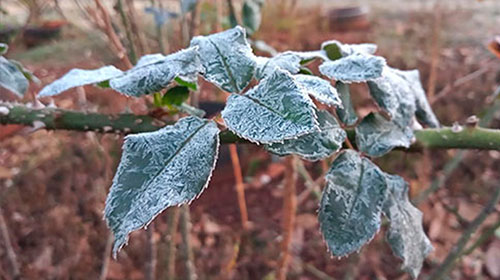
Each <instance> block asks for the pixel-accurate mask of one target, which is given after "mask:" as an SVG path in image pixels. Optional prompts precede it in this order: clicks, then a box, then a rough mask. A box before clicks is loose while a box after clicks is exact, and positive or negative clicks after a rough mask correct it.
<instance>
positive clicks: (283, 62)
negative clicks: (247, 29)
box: [255, 51, 325, 80]
mask: <svg viewBox="0 0 500 280" xmlns="http://www.w3.org/2000/svg"><path fill="white" fill-rule="evenodd" d="M316 58H321V59H325V57H324V56H323V55H322V53H321V52H319V51H311V52H294V51H287V52H283V53H279V54H277V55H276V56H273V57H262V56H259V57H257V71H256V73H255V77H256V78H257V79H258V80H261V79H263V78H265V77H266V76H268V75H270V74H272V73H273V72H274V71H276V69H278V68H280V69H283V70H286V71H288V72H290V73H292V74H297V73H298V72H299V71H300V67H301V65H303V64H305V63H307V62H309V61H311V60H314V59H316Z"/></svg>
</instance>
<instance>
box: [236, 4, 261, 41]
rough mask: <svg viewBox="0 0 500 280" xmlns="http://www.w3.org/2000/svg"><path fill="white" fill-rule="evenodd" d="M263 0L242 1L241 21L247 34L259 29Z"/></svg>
mask: <svg viewBox="0 0 500 280" xmlns="http://www.w3.org/2000/svg"><path fill="white" fill-rule="evenodd" d="M264 2H265V1H264V0H245V2H243V7H242V8H241V15H242V21H243V26H244V27H245V28H246V30H247V33H248V34H249V35H252V34H253V33H255V31H257V30H258V29H259V26H260V22H261V20H262V14H261V9H262V5H264Z"/></svg>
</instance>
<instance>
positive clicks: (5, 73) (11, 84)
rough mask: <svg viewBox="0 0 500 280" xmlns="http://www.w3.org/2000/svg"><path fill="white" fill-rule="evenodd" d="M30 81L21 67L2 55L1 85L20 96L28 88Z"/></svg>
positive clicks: (0, 58) (0, 61)
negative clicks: (20, 69)
mask: <svg viewBox="0 0 500 280" xmlns="http://www.w3.org/2000/svg"><path fill="white" fill-rule="evenodd" d="M28 86H29V81H28V79H26V77H25V76H24V74H23V73H22V72H21V71H19V68H18V67H17V66H16V65H15V64H14V63H12V61H9V60H8V59H6V58H5V57H3V56H0V87H4V88H6V89H8V90H10V91H11V92H13V93H15V94H16V95H17V96H19V97H23V96H24V93H25V92H26V91H27V90H28Z"/></svg>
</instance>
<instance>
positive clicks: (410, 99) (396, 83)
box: [368, 67, 416, 127]
mask: <svg viewBox="0 0 500 280" xmlns="http://www.w3.org/2000/svg"><path fill="white" fill-rule="evenodd" d="M368 88H369V89H370V94H371V96H372V97H373V99H375V101H376V102H377V104H378V105H379V106H380V107H381V108H382V109H384V110H385V111H386V112H387V113H389V116H390V117H391V119H392V120H393V121H394V123H396V124H398V125H399V126H400V127H407V126H411V124H412V123H413V117H414V116H415V110H416V108H415V95H414V93H413V90H412V88H411V87H410V85H409V84H408V82H407V81H406V80H405V79H404V78H403V77H402V76H401V75H400V74H398V73H397V72H396V70H395V69H393V68H390V67H385V69H384V72H383V75H382V77H380V78H377V79H375V80H373V81H368Z"/></svg>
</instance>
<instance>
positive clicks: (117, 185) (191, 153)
mask: <svg viewBox="0 0 500 280" xmlns="http://www.w3.org/2000/svg"><path fill="white" fill-rule="evenodd" d="M218 135H219V129H218V128H217V125H216V124H215V122H213V121H208V120H203V119H200V118H197V117H186V118H183V119H180V120H179V121H178V122H177V123H176V124H175V125H170V126H166V127H164V128H162V129H160V130H158V131H155V132H149V133H141V134H132V135H129V136H127V137H126V138H125V143H124V145H123V155H122V159H121V161H120V165H119V166H118V170H117V172H116V174H115V177H114V179H113V185H112V186H111V190H110V192H109V195H108V197H107V199H106V208H105V211H104V213H105V217H106V221H107V223H108V226H109V227H110V228H111V230H112V231H113V233H114V235H115V243H114V245H113V251H114V254H115V255H116V253H117V252H118V250H119V249H120V248H121V247H122V246H123V245H124V244H125V243H126V242H127V240H128V235H129V233H130V232H132V231H134V230H137V229H140V228H142V227H144V226H146V225H147V224H149V223H150V222H151V221H152V219H153V218H154V217H156V216H157V215H158V214H160V213H161V212H162V211H163V210H165V209H166V208H167V207H170V206H175V205H181V204H184V203H188V202H190V201H192V200H193V199H195V198H196V197H198V196H199V195H200V194H201V192H202V191H203V189H204V188H205V187H206V186H207V185H208V181H209V179H210V176H211V174H212V170H213V169H214V167H215V162H216V159H217V153H218V148H219V136H218Z"/></svg>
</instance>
